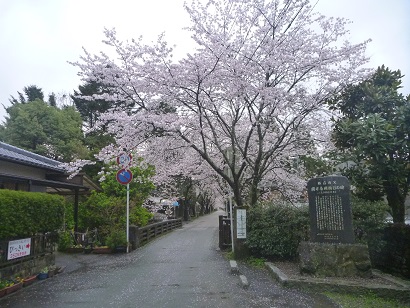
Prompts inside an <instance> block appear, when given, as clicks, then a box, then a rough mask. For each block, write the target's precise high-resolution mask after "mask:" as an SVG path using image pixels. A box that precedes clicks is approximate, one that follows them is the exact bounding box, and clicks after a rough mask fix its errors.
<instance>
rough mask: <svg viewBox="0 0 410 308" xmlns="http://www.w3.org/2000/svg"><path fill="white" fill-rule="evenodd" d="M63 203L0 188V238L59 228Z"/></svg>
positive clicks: (60, 199) (58, 198)
mask: <svg viewBox="0 0 410 308" xmlns="http://www.w3.org/2000/svg"><path fill="white" fill-rule="evenodd" d="M64 204H65V200H64V198H63V197H61V196H57V195H50V194H46V193H36V192H25V191H14V190H7V189H0V217H1V224H0V239H12V238H17V237H27V236H33V235H34V234H36V233H45V232H50V231H55V230H57V229H59V228H61V226H62V224H63V219H64Z"/></svg>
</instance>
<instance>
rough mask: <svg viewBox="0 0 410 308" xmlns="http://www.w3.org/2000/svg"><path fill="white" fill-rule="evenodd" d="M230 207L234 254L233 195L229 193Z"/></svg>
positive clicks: (233, 250) (233, 249)
mask: <svg viewBox="0 0 410 308" xmlns="http://www.w3.org/2000/svg"><path fill="white" fill-rule="evenodd" d="M229 207H230V211H231V242H232V253H234V252H235V247H234V245H233V242H234V240H233V208H232V194H231V193H229Z"/></svg>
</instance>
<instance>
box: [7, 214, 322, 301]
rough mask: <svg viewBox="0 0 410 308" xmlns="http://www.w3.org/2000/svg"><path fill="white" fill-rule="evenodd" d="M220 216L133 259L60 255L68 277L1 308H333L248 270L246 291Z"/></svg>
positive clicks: (181, 231)
mask: <svg viewBox="0 0 410 308" xmlns="http://www.w3.org/2000/svg"><path fill="white" fill-rule="evenodd" d="M219 214H221V213H220V212H216V213H213V214H211V215H208V216H205V217H200V218H198V219H196V220H194V221H192V222H190V223H188V224H185V225H184V226H183V228H181V229H177V230H175V231H173V232H171V233H169V234H166V235H164V236H162V237H160V238H158V239H155V240H154V241H152V242H151V243H149V244H147V245H145V246H144V247H141V248H139V249H137V250H135V251H133V252H131V253H129V254H111V255H93V254H90V255H84V254H81V255H67V254H57V257H56V264H57V265H64V266H66V269H65V271H64V272H63V273H61V274H59V275H56V276H54V277H52V278H49V279H46V280H44V281H39V282H37V283H35V284H34V285H32V286H29V287H27V288H23V289H22V290H20V291H19V292H16V293H14V294H12V295H10V296H8V297H6V298H3V299H0V307H18V308H25V307H27V308H29V307H30V308H31V307H43V308H46V307H50V308H51V307H52V308H55V307H78V308H79V307H87V308H88V307H141V308H145V307H147V308H150V307H155V308H159V307H170V308H174V307H175V308H182V307H213V308H214V307H224V308H231V307H232V308H233V307H235V308H239V307H251V308H253V307H255V308H256V307H276V308H279V307H329V306H327V305H326V303H325V304H323V303H321V302H320V299H319V300H318V299H315V298H312V297H310V296H308V295H306V294H303V293H300V292H299V291H296V290H288V289H283V288H282V287H281V286H279V285H277V284H276V283H275V282H274V281H273V280H272V279H271V278H270V277H269V275H268V274H267V273H266V272H265V271H261V270H254V269H252V268H244V270H245V275H246V276H247V278H248V280H249V282H250V286H249V289H248V290H244V289H243V288H242V286H241V284H240V280H239V277H238V276H235V275H232V274H231V273H230V267H229V262H228V261H227V260H226V259H224V257H223V256H222V253H221V252H220V251H218V249H217V248H218V215H219ZM240 269H241V268H240Z"/></svg>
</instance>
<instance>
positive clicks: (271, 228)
mask: <svg viewBox="0 0 410 308" xmlns="http://www.w3.org/2000/svg"><path fill="white" fill-rule="evenodd" d="M308 231H309V212H308V209H307V207H306V206H302V207H296V206H293V205H290V204H286V203H280V202H278V203H275V204H274V203H271V204H263V205H262V204H261V205H258V206H257V207H254V208H251V209H250V210H249V218H248V236H247V244H248V247H249V248H250V249H251V251H252V254H254V255H256V256H261V257H267V258H275V259H277V258H279V259H284V258H286V259H289V258H290V259H293V258H295V257H297V249H298V246H299V243H300V241H303V240H308V236H309V235H308Z"/></svg>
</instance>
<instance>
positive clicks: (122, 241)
mask: <svg viewBox="0 0 410 308" xmlns="http://www.w3.org/2000/svg"><path fill="white" fill-rule="evenodd" d="M105 244H106V245H107V246H108V247H110V248H111V249H114V248H115V247H118V246H127V235H126V233H125V231H121V230H113V231H112V232H111V233H110V234H109V235H108V236H107V238H106V240H105Z"/></svg>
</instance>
